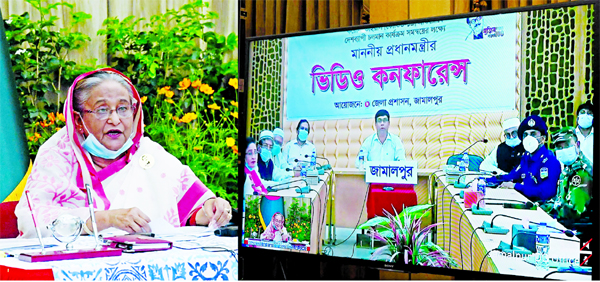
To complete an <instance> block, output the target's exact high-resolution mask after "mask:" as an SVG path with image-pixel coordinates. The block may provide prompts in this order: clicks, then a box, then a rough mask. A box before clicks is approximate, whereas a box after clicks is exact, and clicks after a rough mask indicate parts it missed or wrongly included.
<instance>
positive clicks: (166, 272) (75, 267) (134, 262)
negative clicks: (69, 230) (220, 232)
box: [0, 229, 238, 281]
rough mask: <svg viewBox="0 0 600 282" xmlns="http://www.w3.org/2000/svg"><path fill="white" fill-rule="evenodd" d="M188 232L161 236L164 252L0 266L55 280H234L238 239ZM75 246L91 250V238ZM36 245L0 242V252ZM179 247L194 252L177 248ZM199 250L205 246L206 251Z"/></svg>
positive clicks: (21, 241)
mask: <svg viewBox="0 0 600 282" xmlns="http://www.w3.org/2000/svg"><path fill="white" fill-rule="evenodd" d="M189 230H190V229H188V232H187V234H179V235H172V236H164V237H165V239H170V240H171V241H173V242H174V247H173V249H171V250H167V251H155V252H145V253H134V254H129V253H123V255H122V256H118V257H104V258H93V259H78V260H65V261H52V262H37V263H27V262H23V261H19V260H18V259H17V258H16V257H10V258H3V259H0V264H1V265H5V266H9V267H16V268H21V269H52V272H53V274H54V279H55V280H60V281H72V280H90V281H123V280H130V281H150V280H169V281H172V280H180V279H181V280H220V281H229V280H237V277H238V263H237V248H238V238H237V237H217V236H214V235H212V236H205V237H202V238H197V237H196V236H195V235H194V232H189ZM192 230H196V231H197V230H198V229H192ZM157 237H163V236H160V235H157ZM44 241H45V244H59V246H58V247H55V248H53V250H55V249H58V248H63V246H64V245H62V244H60V243H58V242H57V241H56V240H55V239H54V238H45V239H44ZM76 243H79V244H76V246H75V247H76V248H86V247H90V244H91V247H93V238H90V237H89V236H86V237H82V238H81V239H79V240H78V241H77V242H76ZM35 244H38V240H37V239H1V240H0V250H6V249H9V248H11V247H15V246H25V245H35ZM178 246H179V247H182V248H194V249H180V248H177V247H178ZM198 247H205V250H202V249H200V248H198ZM226 249H227V250H231V251H232V252H233V253H232V252H229V251H227V250H226ZM208 250H210V251H208ZM36 251H39V249H36ZM211 251H218V252H211ZM234 254H235V256H234Z"/></svg>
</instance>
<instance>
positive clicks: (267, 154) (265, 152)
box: [260, 148, 271, 163]
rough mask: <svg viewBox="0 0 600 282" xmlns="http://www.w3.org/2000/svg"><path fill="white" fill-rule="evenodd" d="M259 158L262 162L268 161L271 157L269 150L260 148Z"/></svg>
mask: <svg viewBox="0 0 600 282" xmlns="http://www.w3.org/2000/svg"><path fill="white" fill-rule="evenodd" d="M260 158H261V159H262V160H263V162H265V163H266V162H268V161H269V160H270V159H271V151H270V150H268V149H267V148H261V149H260Z"/></svg>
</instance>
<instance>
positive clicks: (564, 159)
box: [556, 146, 579, 165]
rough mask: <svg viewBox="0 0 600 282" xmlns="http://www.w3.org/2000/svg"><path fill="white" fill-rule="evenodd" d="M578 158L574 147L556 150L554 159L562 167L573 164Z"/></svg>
mask: <svg viewBox="0 0 600 282" xmlns="http://www.w3.org/2000/svg"><path fill="white" fill-rule="evenodd" d="M578 156H579V152H577V148H576V147H575V146H571V147H568V148H565V149H559V150H556V158H557V159H558V161H559V162H561V163H562V164H564V165H571V164H573V163H574V162H575V161H576V160H577V157H578Z"/></svg>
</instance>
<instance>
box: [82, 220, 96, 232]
mask: <svg viewBox="0 0 600 282" xmlns="http://www.w3.org/2000/svg"><path fill="white" fill-rule="evenodd" d="M90 220H91V217H90ZM83 230H84V231H85V232H86V233H87V234H88V235H94V232H92V230H90V229H89V228H88V227H87V223H86V221H84V222H83Z"/></svg>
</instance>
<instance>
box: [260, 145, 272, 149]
mask: <svg viewBox="0 0 600 282" xmlns="http://www.w3.org/2000/svg"><path fill="white" fill-rule="evenodd" d="M260 147H261V148H266V149H267V150H271V149H273V145H269V144H262V145H260Z"/></svg>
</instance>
